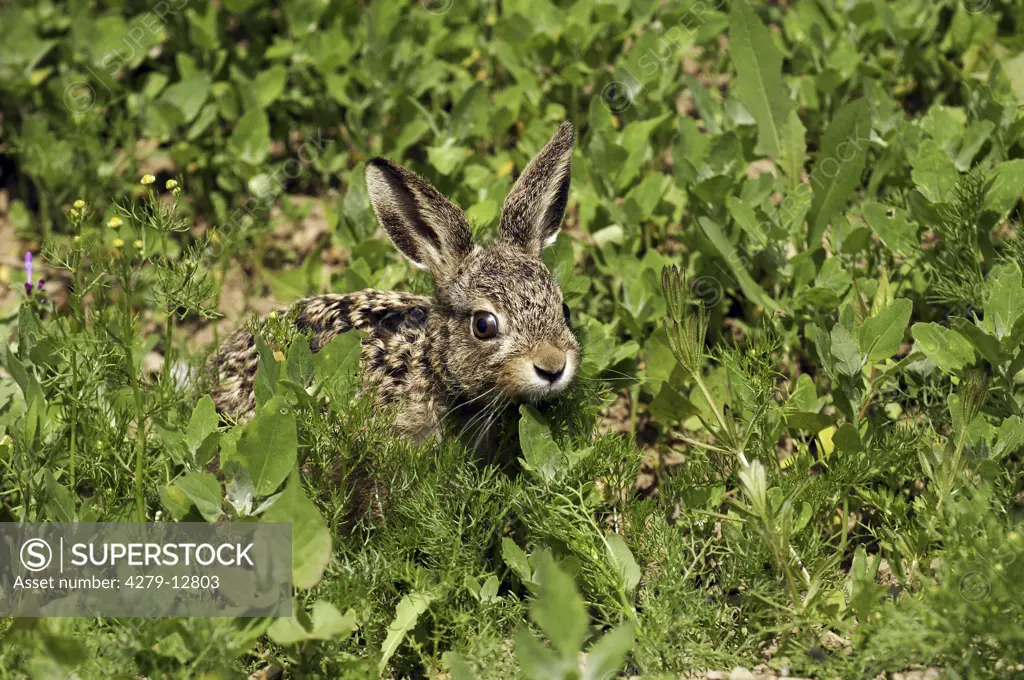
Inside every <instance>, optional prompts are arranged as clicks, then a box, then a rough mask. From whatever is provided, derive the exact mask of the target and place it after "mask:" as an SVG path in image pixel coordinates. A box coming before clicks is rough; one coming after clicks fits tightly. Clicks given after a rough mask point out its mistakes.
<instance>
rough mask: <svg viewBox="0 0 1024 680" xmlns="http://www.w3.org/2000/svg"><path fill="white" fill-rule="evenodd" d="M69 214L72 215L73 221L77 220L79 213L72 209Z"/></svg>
mask: <svg viewBox="0 0 1024 680" xmlns="http://www.w3.org/2000/svg"><path fill="white" fill-rule="evenodd" d="M68 214H69V215H71V218H72V219H75V218H77V217H78V211H77V210H75V209H74V208H72V209H71V210H69V211H68Z"/></svg>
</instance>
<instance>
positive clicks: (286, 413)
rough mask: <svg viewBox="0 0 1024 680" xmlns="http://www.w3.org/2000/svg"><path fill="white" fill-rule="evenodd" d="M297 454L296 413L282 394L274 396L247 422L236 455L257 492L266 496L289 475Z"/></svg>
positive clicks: (258, 494)
mask: <svg viewBox="0 0 1024 680" xmlns="http://www.w3.org/2000/svg"><path fill="white" fill-rule="evenodd" d="M297 456H298V437H297V435H296V429H295V414H294V413H292V409H291V406H289V405H288V402H287V401H285V399H284V397H281V396H277V397H274V398H273V399H271V400H270V401H269V402H267V403H266V405H264V406H263V408H261V409H260V410H259V411H257V412H256V415H255V417H254V418H253V419H252V420H251V421H250V422H249V423H248V424H246V426H245V429H244V430H243V431H242V437H241V439H240V440H239V442H238V447H237V449H236V452H235V457H236V458H237V460H238V461H239V462H240V463H241V464H242V466H243V467H245V469H246V470H247V471H248V472H249V476H250V477H252V483H253V488H254V489H255V491H256V495H257V496H269V495H270V494H272V493H274V492H275V491H277V488H278V487H279V486H281V482H283V481H284V480H285V479H287V478H288V473H289V472H291V470H292V468H294V467H295V463H296V460H297Z"/></svg>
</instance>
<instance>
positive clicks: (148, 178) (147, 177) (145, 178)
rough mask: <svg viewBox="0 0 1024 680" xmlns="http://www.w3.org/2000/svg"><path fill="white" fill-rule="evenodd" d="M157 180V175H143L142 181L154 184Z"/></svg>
mask: <svg viewBox="0 0 1024 680" xmlns="http://www.w3.org/2000/svg"><path fill="white" fill-rule="evenodd" d="M155 181H156V177H153V175H143V176H142V183H143V184H152V183H153V182H155Z"/></svg>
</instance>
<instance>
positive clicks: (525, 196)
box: [498, 121, 573, 255]
mask: <svg viewBox="0 0 1024 680" xmlns="http://www.w3.org/2000/svg"><path fill="white" fill-rule="evenodd" d="M572 143H573V130H572V123H570V122H569V121H566V122H564V123H562V124H561V125H560V126H559V128H558V130H557V131H556V132H555V134H554V135H553V136H552V137H551V139H550V140H548V143H547V144H545V145H544V148H543V149H541V150H540V152H538V153H537V155H536V156H535V157H534V159H533V160H532V161H530V164H529V165H527V166H526V169H525V170H523V174H521V175H520V176H519V179H517V180H516V183H515V184H514V185H513V186H512V191H510V192H509V194H508V198H506V199H505V205H504V206H502V209H501V223H500V225H499V227H498V231H499V233H500V234H501V238H502V239H504V240H505V241H507V242H509V243H511V244H512V245H514V246H517V247H518V248H521V249H522V250H525V251H526V252H528V253H530V254H532V255H540V252H541V250H543V249H544V248H545V247H546V246H549V245H551V244H552V243H554V242H555V238H557V237H558V230H559V229H561V227H562V217H563V216H564V215H565V205H566V203H568V202H569V175H570V174H571V166H572Z"/></svg>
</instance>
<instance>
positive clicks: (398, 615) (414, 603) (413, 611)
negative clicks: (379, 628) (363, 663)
mask: <svg viewBox="0 0 1024 680" xmlns="http://www.w3.org/2000/svg"><path fill="white" fill-rule="evenodd" d="M436 597H437V596H436V595H435V594H434V593H429V592H413V593H408V594H406V595H404V596H403V597H402V599H401V600H400V601H399V602H398V607H397V608H396V609H395V618H394V620H393V621H392V622H391V625H389V626H388V636H387V638H386V639H385V640H384V645H383V646H382V647H381V657H380V661H379V662H378V663H377V670H378V671H379V672H380V673H381V674H382V675H383V673H384V669H386V668H387V665H388V661H390V660H391V657H392V656H394V654H395V651H397V650H398V646H399V645H400V644H402V640H404V639H405V636H406V634H407V633H408V632H409V631H410V630H412V629H413V627H414V626H415V625H416V622H417V621H418V620H419V618H420V615H421V614H422V613H423V612H425V611H427V607H429V606H430V603H431V602H433V601H434V600H435V599H436Z"/></svg>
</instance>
